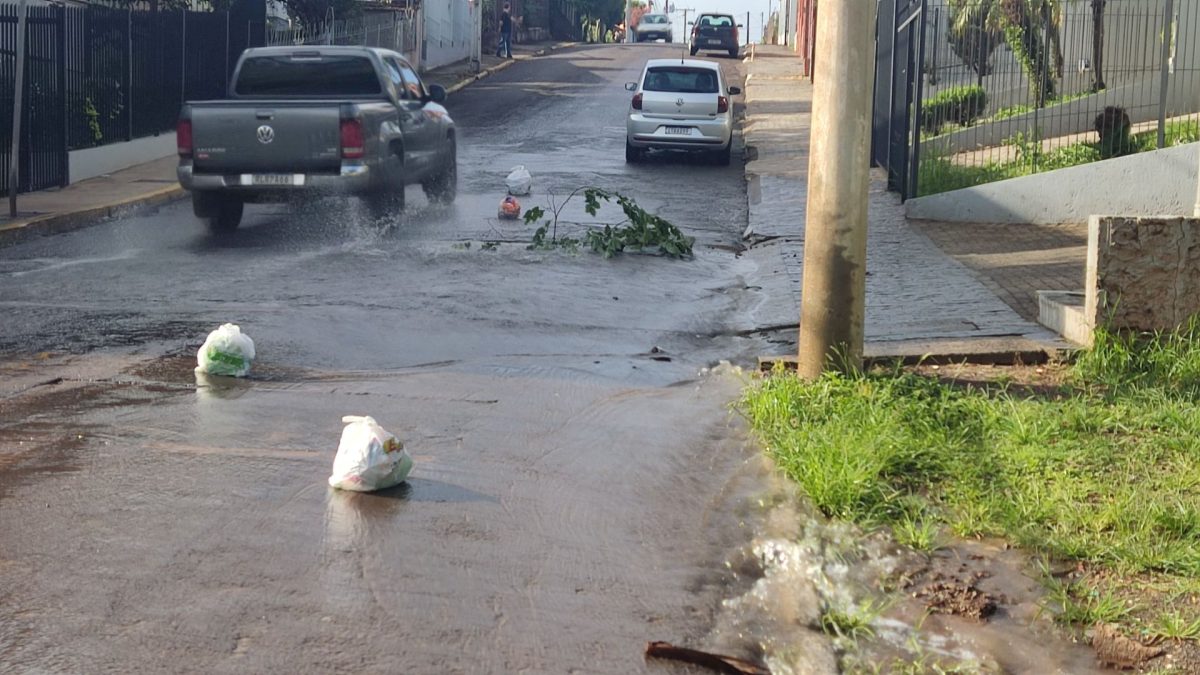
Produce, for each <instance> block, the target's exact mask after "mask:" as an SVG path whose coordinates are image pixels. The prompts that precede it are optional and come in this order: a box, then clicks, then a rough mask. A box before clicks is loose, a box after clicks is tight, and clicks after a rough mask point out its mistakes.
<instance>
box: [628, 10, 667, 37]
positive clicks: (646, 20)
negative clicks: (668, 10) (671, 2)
mask: <svg viewBox="0 0 1200 675" xmlns="http://www.w3.org/2000/svg"><path fill="white" fill-rule="evenodd" d="M673 37H674V36H673V35H672V34H671V17H669V16H667V15H666V14H643V15H642V18H641V20H639V21H638V24H637V25H636V26H634V27H633V39H634V40H636V41H638V42H653V41H654V40H666V41H667V42H670V41H671V38H673Z"/></svg>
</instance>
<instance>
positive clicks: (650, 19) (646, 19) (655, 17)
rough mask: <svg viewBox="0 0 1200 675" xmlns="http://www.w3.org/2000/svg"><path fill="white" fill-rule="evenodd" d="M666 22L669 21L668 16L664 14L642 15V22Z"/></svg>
mask: <svg viewBox="0 0 1200 675" xmlns="http://www.w3.org/2000/svg"><path fill="white" fill-rule="evenodd" d="M666 22H667V17H665V16H663V15H662V14H650V15H647V16H643V17H642V23H646V24H650V23H666Z"/></svg>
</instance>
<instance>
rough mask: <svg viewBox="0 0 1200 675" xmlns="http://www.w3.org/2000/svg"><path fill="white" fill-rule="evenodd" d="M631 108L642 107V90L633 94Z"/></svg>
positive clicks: (639, 108)
mask: <svg viewBox="0 0 1200 675" xmlns="http://www.w3.org/2000/svg"><path fill="white" fill-rule="evenodd" d="M633 109H634V110H641V109H642V92H640V91H639V92H638V93H636V94H634V95H633Z"/></svg>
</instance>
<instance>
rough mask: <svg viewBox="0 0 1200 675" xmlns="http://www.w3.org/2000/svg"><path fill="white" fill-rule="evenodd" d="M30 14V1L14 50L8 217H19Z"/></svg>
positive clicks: (20, 9) (22, 10)
mask: <svg viewBox="0 0 1200 675" xmlns="http://www.w3.org/2000/svg"><path fill="white" fill-rule="evenodd" d="M28 13H29V2H28V0H21V4H20V5H18V6H17V44H16V48H15V49H14V50H13V56H14V57H15V58H14V59H13V61H14V63H13V68H14V70H13V80H14V82H13V122H12V146H11V147H12V154H11V155H9V161H8V217H9V218H16V217H17V192H19V191H20V190H21V112H22V111H23V102H22V101H21V99H22V96H23V94H24V89H25V21H26V18H27V17H26V15H27V14H28Z"/></svg>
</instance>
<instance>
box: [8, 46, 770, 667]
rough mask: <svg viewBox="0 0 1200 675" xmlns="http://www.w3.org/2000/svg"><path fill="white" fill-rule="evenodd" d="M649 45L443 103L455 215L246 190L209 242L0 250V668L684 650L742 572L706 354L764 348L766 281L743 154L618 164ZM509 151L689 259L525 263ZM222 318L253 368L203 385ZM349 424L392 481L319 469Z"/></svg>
mask: <svg viewBox="0 0 1200 675" xmlns="http://www.w3.org/2000/svg"><path fill="white" fill-rule="evenodd" d="M668 50H669V48H668V47H665V46H597V47H592V48H578V49H573V50H568V51H565V52H557V53H554V54H552V55H550V56H547V57H544V58H541V59H537V60H534V61H530V62H525V63H519V64H516V65H515V66H513V67H512V68H509V69H507V70H505V71H503V72H501V73H499V74H498V75H496V76H494V77H491V78H488V79H485V80H483V81H481V82H479V83H477V84H475V85H473V86H471V87H469V88H468V89H466V90H464V91H463V92H461V93H460V94H457V95H455V96H453V97H451V99H450V101H449V103H448V108H449V109H450V111H451V114H452V115H453V116H454V118H455V120H456V122H457V123H458V125H459V129H460V139H461V140H460V149H459V153H460V181H461V182H460V196H459V199H458V201H457V203H456V204H455V205H454V206H452V207H450V208H447V209H437V208H433V207H430V206H428V205H427V204H426V202H425V199H424V197H423V196H422V195H421V194H420V191H419V188H418V189H412V188H410V193H409V208H408V211H407V212H406V213H404V214H403V215H401V216H399V217H398V218H396V219H395V220H394V222H391V223H387V224H383V223H379V222H377V221H372V220H371V219H370V218H369V217H368V216H367V215H366V213H365V210H360V209H359V208H358V207H357V205H355V204H353V203H346V202H339V201H331V202H325V203H319V204H315V205H310V206H306V207H304V208H302V209H301V208H284V207H252V208H250V209H248V211H247V213H248V217H247V220H246V221H245V223H244V224H243V226H242V229H241V230H239V231H238V232H237V233H236V234H235V235H234V236H231V237H228V238H213V237H211V236H209V235H208V234H207V233H206V232H205V231H204V229H203V228H202V227H201V225H200V224H199V223H198V222H196V221H195V220H194V219H193V218H192V216H191V212H190V206H189V205H187V204H185V203H179V204H175V205H171V206H168V207H164V208H162V209H160V210H157V211H154V212H148V213H135V214H131V215H129V216H127V217H123V218H119V219H115V220H112V221H110V222H105V223H102V224H98V225H96V226H93V227H90V228H87V229H84V230H80V231H76V232H73V233H69V234H64V235H59V236H54V237H46V238H41V239H36V240H32V241H29V242H26V243H23V244H20V245H17V246H13V247H10V248H7V249H0V315H2V316H3V320H2V321H0V607H2V608H3V611H0V670H5V671H8V670H11V671H15V672H51V673H58V672H63V673H76V672H183V671H190V672H263V671H266V670H268V669H270V670H277V669H289V670H300V671H316V672H327V671H331V670H335V669H347V670H354V671H357V672H389V673H394V672H403V673H460V672H461V673H468V672H469V673H524V672H529V673H543V672H545V673H568V672H570V673H575V672H578V673H593V672H594V673H630V672H685V671H683V670H678V669H673V668H671V667H667V666H662V665H659V664H653V663H652V664H647V663H646V662H645V661H644V660H643V658H642V656H641V651H642V648H643V646H644V644H645V642H646V641H647V640H656V639H665V640H670V641H674V642H677V643H688V644H696V645H699V644H703V643H705V641H706V640H708V635H709V631H710V629H711V627H712V625H713V624H714V622H715V620H716V615H717V612H718V611H719V604H720V601H721V599H723V598H726V597H730V595H732V594H734V593H736V592H737V589H736V588H735V587H734V586H733V585H731V584H730V582H729V579H728V578H727V577H726V573H725V571H724V568H723V566H722V563H723V561H724V560H725V559H726V558H727V556H728V555H729V554H730V551H732V550H734V549H736V548H738V547H739V546H741V545H742V544H743V543H744V542H745V540H746V539H748V534H747V533H746V531H745V529H746V528H745V527H744V524H745V511H744V508H745V498H746V497H749V496H757V495H758V494H760V493H761V491H762V490H763V489H764V477H763V468H762V465H761V463H760V461H759V460H758V457H757V453H756V451H755V450H754V448H753V447H751V446H750V444H749V443H748V442H747V440H746V434H745V431H744V429H743V428H742V426H741V425H740V423H739V422H738V420H737V418H736V416H734V415H731V414H730V412H729V407H728V404H729V402H730V401H731V400H733V399H734V398H735V397H736V396H737V392H738V387H739V382H738V381H737V380H736V378H733V377H730V376H717V375H707V374H706V375H702V374H701V371H702V370H703V369H705V368H706V367H710V366H712V365H714V364H716V363H717V362H718V360H720V359H732V360H734V361H735V362H741V363H749V362H750V360H751V359H752V357H753V356H754V355H755V354H757V353H760V351H761V350H762V345H760V344H759V343H757V342H756V341H755V340H754V339H753V338H752V337H747V335H748V334H749V333H750V329H752V328H753V327H754V326H755V323H756V319H755V316H754V314H755V308H756V307H757V306H759V304H760V303H761V302H762V298H761V297H760V296H759V293H758V291H757V289H756V288H755V287H754V286H753V285H752V283H748V281H747V280H748V279H749V278H751V277H752V275H753V273H754V271H755V270H754V267H753V264H752V263H749V262H747V261H745V260H743V259H741V258H739V257H738V256H737V255H736V254H735V250H736V249H737V247H738V241H739V237H740V234H741V232H742V231H743V229H744V227H745V225H746V196H745V188H744V183H743V180H742V166H741V162H740V158H739V155H738V153H737V150H738V149H740V144H738V145H735V161H734V163H733V166H731V167H728V168H723V167H715V166H711V165H706V164H697V163H694V162H691V161H686V160H683V159H680V158H676V157H665V158H657V159H654V160H652V161H651V162H650V163H648V164H647V165H640V166H636V167H629V166H626V165H625V163H624V157H623V142H624V136H623V134H624V131H623V123H624V117H623V115H624V110H625V107H626V98H627V96H628V93H627V92H625V91H624V89H623V86H622V85H623V83H624V82H626V81H629V80H632V79H634V78H635V77H636V75H637V73H638V72H639V70H640V67H641V63H642V61H643V60H644V59H645V58H648V57H659V56H662V55H664V54H667V53H673V52H670V51H668ZM722 63H723V67H725V68H726V70H727V74H728V76H729V80H730V81H731V82H734V83H739V82H740V79H741V78H740V74H739V72H738V71H739V67H740V63H739V62H737V61H733V60H728V59H724V60H722ZM517 164H524V165H526V166H527V167H528V168H529V169H530V171H531V172H532V173H533V176H534V194H533V195H532V196H530V197H526V198H524V199H523V202H524V206H526V207H529V206H533V205H538V204H541V205H545V206H548V205H550V203H551V201H552V200H554V201H555V202H558V201H561V199H562V196H564V195H566V194H567V193H569V192H570V191H571V190H573V189H575V188H577V187H580V186H583V185H598V186H601V187H605V188H609V189H613V190H617V191H619V192H622V193H625V194H627V195H629V196H631V197H634V198H635V199H636V200H637V201H638V202H639V203H640V204H641V205H642V206H644V207H646V208H647V209H649V210H651V211H654V212H657V213H659V214H660V215H663V216H665V217H666V218H667V219H668V220H671V221H672V222H674V223H675V224H677V225H679V226H681V227H682V229H684V231H685V232H687V233H688V234H690V235H692V236H695V237H696V239H697V242H696V252H697V255H696V258H695V259H694V260H690V261H671V260H667V259H662V258H657V257H652V256H642V255H632V256H622V257H618V258H615V259H613V260H605V259H603V258H601V257H599V256H595V255H592V254H588V253H576V254H572V253H569V252H560V251H549V252H547V251H529V250H526V248H525V245H524V244H525V242H527V241H528V240H529V237H530V236H531V234H532V229H533V228H532V227H528V226H525V225H524V224H521V223H514V222H509V221H498V220H496V218H495V212H496V207H497V204H498V202H499V200H500V199H501V197H502V196H503V193H504V187H503V179H504V176H505V174H506V173H507V172H508V170H509V169H510V168H511V167H512V166H514V165H517ZM555 195H557V197H555ZM619 215H620V214H619V212H618V211H617V210H616V209H615V207H614V208H613V209H612V210H611V211H602V212H601V214H600V216H599V217H598V218H596V219H593V218H591V217H589V216H586V215H585V214H584V213H583V211H582V205H581V204H577V203H572V204H571V205H569V206H568V207H567V208H566V210H565V211H564V216H563V221H564V222H563V223H562V225H561V227H562V229H563V231H565V232H566V233H568V234H574V235H576V236H577V235H578V233H579V232H581V231H582V228H583V227H585V226H586V224H594V223H595V222H596V221H597V220H599V221H608V222H615V221H617V220H619ZM385 225H387V226H385ZM484 242H497V243H496V244H495V247H494V248H491V247H490V246H489V247H483V246H482V244H483V243H484ZM227 321H229V322H234V323H238V324H239V325H241V327H242V329H243V331H245V332H246V333H248V334H249V335H251V336H252V337H253V338H254V340H255V342H256V344H257V347H258V352H259V359H258V361H257V362H256V364H255V371H254V375H253V377H251V378H249V379H248V380H245V381H237V382H231V383H220V384H215V385H213V384H210V385H204V383H200V385H198V383H197V380H196V377H195V376H194V374H193V373H192V368H193V366H194V363H195V361H194V359H195V350H196V349H197V348H198V347H199V345H200V343H201V342H202V341H203V339H204V336H205V335H206V334H207V333H208V331H210V330H212V329H214V328H216V327H217V325H219V324H221V323H223V322H227ZM346 414H369V415H373V416H374V417H376V419H378V420H379V421H380V423H381V424H382V425H383V426H384V427H386V428H388V429H389V430H391V431H393V432H394V433H396V434H397V435H399V436H400V437H401V438H403V439H404V440H405V441H406V443H407V445H408V447H409V450H410V452H412V453H413V455H414V456H415V458H416V461H417V466H416V469H415V470H414V472H413V477H412V479H411V480H410V481H409V483H408V484H407V485H405V486H402V487H400V488H397V489H395V490H391V491H388V492H386V493H381V494H366V495H362V494H346V493H338V492H334V491H332V490H330V489H329V488H328V487H327V486H326V483H325V480H326V478H327V477H328V473H329V467H330V464H331V462H332V458H333V454H334V452H335V450H336V447H337V441H338V437H339V435H340V432H341V424H340V418H341V416H342V415H346Z"/></svg>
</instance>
